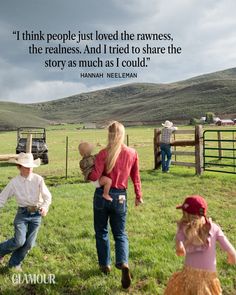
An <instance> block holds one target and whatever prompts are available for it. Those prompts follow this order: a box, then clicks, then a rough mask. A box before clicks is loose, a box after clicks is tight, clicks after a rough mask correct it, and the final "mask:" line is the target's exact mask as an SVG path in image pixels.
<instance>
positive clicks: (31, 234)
mask: <svg viewBox="0 0 236 295" xmlns="http://www.w3.org/2000/svg"><path fill="white" fill-rule="evenodd" d="M41 218H42V217H41V215H40V213H39V212H35V213H29V212H28V211H27V209H26V208H23V207H19V208H18V210H17V213H16V217H15V220H14V228H15V234H14V237H13V238H11V239H9V240H7V241H5V242H3V243H1V244H0V256H1V257H3V256H5V255H6V254H9V253H12V255H11V258H10V260H9V267H14V266H17V265H20V264H21V262H22V261H23V260H24V258H25V256H26V255H27V253H28V252H29V250H30V249H31V248H32V247H33V246H34V244H35V240H36V237H37V233H38V230H39V227H40V224H41Z"/></svg>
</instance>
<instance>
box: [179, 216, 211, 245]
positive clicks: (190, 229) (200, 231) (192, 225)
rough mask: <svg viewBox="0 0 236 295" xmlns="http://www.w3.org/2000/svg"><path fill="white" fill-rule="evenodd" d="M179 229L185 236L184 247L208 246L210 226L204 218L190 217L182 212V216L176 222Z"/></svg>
mask: <svg viewBox="0 0 236 295" xmlns="http://www.w3.org/2000/svg"><path fill="white" fill-rule="evenodd" d="M178 225H179V227H182V228H183V232H184V235H185V238H186V239H185V242H184V244H185V246H191V245H193V246H205V245H208V240H207V239H208V237H209V231H210V227H211V226H210V224H209V222H206V219H205V217H203V216H198V215H192V214H189V213H187V212H185V211H183V216H182V218H181V219H180V220H179V222H178Z"/></svg>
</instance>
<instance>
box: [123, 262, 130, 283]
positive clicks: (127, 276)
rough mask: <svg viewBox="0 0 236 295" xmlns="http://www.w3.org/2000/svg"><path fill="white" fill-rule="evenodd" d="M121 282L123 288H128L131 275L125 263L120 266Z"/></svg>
mask: <svg viewBox="0 0 236 295" xmlns="http://www.w3.org/2000/svg"><path fill="white" fill-rule="evenodd" d="M121 272H122V277H121V284H122V287H123V288H124V289H128V288H129V287H130V285H131V276H130V271H129V266H128V265H127V264H122V266H121Z"/></svg>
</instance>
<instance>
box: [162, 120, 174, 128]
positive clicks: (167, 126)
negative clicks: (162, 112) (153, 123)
mask: <svg viewBox="0 0 236 295" xmlns="http://www.w3.org/2000/svg"><path fill="white" fill-rule="evenodd" d="M161 125H162V126H163V127H166V128H170V127H172V126H173V123H172V122H170V121H168V120H166V121H165V123H164V124H161Z"/></svg>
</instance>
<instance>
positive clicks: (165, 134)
mask: <svg viewBox="0 0 236 295" xmlns="http://www.w3.org/2000/svg"><path fill="white" fill-rule="evenodd" d="M162 126H163V127H164V128H162V131H161V159H162V161H161V164H162V172H167V173H168V172H169V168H170V163H171V155H172V154H171V146H170V142H171V136H172V133H173V132H175V131H176V130H177V129H178V128H177V127H174V126H173V123H172V122H170V121H168V120H167V121H165V123H164V124H162ZM166 158H167V160H166Z"/></svg>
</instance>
